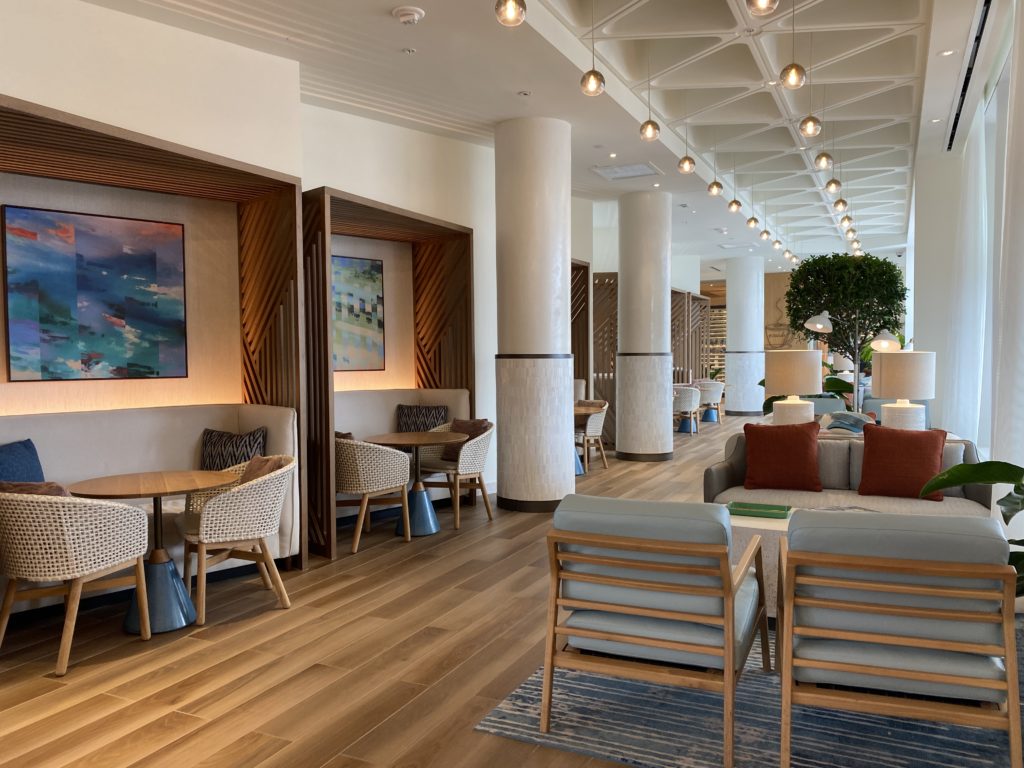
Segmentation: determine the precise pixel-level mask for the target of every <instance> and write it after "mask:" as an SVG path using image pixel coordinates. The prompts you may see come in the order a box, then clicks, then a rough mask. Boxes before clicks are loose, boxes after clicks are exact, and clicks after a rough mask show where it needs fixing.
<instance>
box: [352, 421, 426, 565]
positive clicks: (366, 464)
mask: <svg viewBox="0 0 1024 768" xmlns="http://www.w3.org/2000/svg"><path fill="white" fill-rule="evenodd" d="M408 482H409V454H407V453H403V452H402V451H397V450H395V449H394V448H387V447H385V446H383V445H374V444H373V443H363V442H360V441H359V440H343V439H341V438H336V439H335V441H334V491H335V493H351V494H359V495H360V497H361V498H360V499H359V517H358V518H357V519H356V529H355V531H354V532H353V534H352V554H353V555H354V554H355V553H356V552H358V551H359V538H360V536H362V534H363V526H364V525H365V526H366V530H367V531H369V530H370V515H369V513H368V509H369V507H370V506H371V505H374V506H376V505H380V504H394V503H395V502H396V501H400V502H401V503H402V529H403V530H404V531H405V540H406V541H411V540H412V539H411V533H410V527H409V491H408V489H407V488H406V483H408ZM381 494H397V495H381ZM345 503H346V502H344V501H339V502H338V506H341V505H343V504H345Z"/></svg>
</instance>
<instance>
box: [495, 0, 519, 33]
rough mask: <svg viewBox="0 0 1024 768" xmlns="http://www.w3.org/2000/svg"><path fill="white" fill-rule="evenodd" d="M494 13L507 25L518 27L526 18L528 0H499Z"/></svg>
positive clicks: (503, 24) (502, 23)
mask: <svg viewBox="0 0 1024 768" xmlns="http://www.w3.org/2000/svg"><path fill="white" fill-rule="evenodd" d="M494 15H495V16H497V17H498V21H499V22H500V23H501V25H502V26H505V27H518V26H519V25H520V24H522V23H523V22H524V21H525V20H526V0H498V2H497V3H495V5H494Z"/></svg>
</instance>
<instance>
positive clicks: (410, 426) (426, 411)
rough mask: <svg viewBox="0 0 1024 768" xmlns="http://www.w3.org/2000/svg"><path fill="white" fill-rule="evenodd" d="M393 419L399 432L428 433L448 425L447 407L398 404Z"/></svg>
mask: <svg viewBox="0 0 1024 768" xmlns="http://www.w3.org/2000/svg"><path fill="white" fill-rule="evenodd" d="M395 418H396V421H397V423H398V431H399V432H429V431H430V430H432V429H433V428H434V427H440V426H441V425H442V424H447V423H448V406H447V405H405V404H399V405H397V406H396V407H395Z"/></svg>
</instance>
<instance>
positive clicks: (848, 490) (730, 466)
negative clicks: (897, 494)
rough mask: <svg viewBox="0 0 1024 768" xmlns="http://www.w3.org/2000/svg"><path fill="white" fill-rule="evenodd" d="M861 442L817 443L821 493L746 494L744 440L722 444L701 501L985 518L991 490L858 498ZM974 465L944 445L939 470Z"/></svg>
mask: <svg viewBox="0 0 1024 768" xmlns="http://www.w3.org/2000/svg"><path fill="white" fill-rule="evenodd" d="M863 459H864V439H863V437H860V436H855V435H835V436H833V435H828V434H822V435H821V436H820V437H819V438H818V471H819V474H820V476H821V485H822V490H821V491H820V492H815V491H791V490H775V489H757V490H748V489H746V488H744V487H743V481H744V479H745V478H746V474H747V455H746V440H745V438H744V436H743V435H742V434H739V435H733V436H732V437H730V438H729V440H728V442H727V443H726V444H725V459H724V461H720V462H718V463H717V464H713V465H712V466H710V467H708V468H707V469H705V470H704V501H706V502H716V503H719V504H727V503H728V502H730V501H747V502H754V503H758V504H788V505H789V506H791V507H804V508H810V509H815V508H816V509H827V508H833V507H859V508H861V509H868V510H872V511H875V512H894V513H900V514H910V515H950V516H968V517H988V516H989V515H990V509H991V506H992V487H991V486H989V485H964V486H961V487H959V488H950V489H947V490H945V491H943V494H944V498H943V500H942V501H925V500H923V499H907V498H894V497H891V496H861V495H859V494H858V493H857V487H858V486H859V485H860V472H861V464H862V462H863ZM977 462H978V449H977V448H976V447H975V445H974V443H972V442H971V441H969V440H947V441H946V446H945V449H944V451H943V457H942V468H943V469H947V468H949V467H951V466H954V465H956V464H961V463H967V464H975V463H977Z"/></svg>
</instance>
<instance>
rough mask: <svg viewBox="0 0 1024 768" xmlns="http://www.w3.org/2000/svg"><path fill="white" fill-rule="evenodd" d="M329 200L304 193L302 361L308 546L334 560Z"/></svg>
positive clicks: (317, 193) (315, 193)
mask: <svg viewBox="0 0 1024 768" xmlns="http://www.w3.org/2000/svg"><path fill="white" fill-rule="evenodd" d="M328 206H329V201H328V198H327V195H326V194H325V193H324V191H323V190H319V189H317V190H312V191H310V192H306V193H304V194H303V195H302V233H303V237H302V255H303V272H304V274H305V286H304V287H305V303H306V360H307V363H308V366H309V371H308V375H307V384H308V390H309V396H308V400H309V430H308V433H307V436H306V464H307V468H308V469H307V471H308V475H309V478H308V483H309V535H308V541H309V549H310V551H311V552H313V553H315V554H318V555H321V556H323V557H328V558H330V559H332V560H333V559H334V558H336V557H337V556H338V552H337V536H336V535H335V522H334V510H335V505H334V501H335V494H334V376H333V368H334V364H333V360H332V349H331V343H332V340H331V310H332V308H331V282H330V276H331V268H330V250H331V249H330V247H329V245H328V239H327V234H326V233H327V232H328V226H329V224H328V218H329V217H328Z"/></svg>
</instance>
